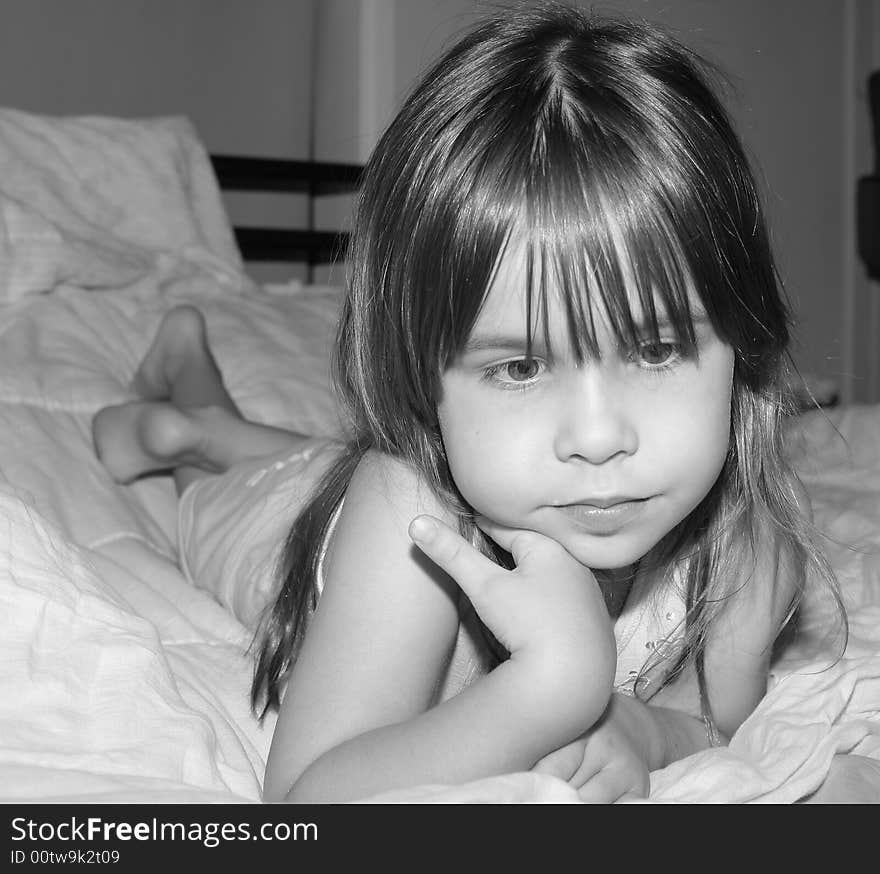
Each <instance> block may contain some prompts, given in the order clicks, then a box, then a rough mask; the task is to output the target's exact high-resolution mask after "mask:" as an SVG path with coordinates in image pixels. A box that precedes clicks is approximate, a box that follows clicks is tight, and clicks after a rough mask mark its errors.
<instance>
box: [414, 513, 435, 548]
mask: <svg viewBox="0 0 880 874" xmlns="http://www.w3.org/2000/svg"><path fill="white" fill-rule="evenodd" d="M436 533H437V526H436V525H435V524H434V522H433V520H431V519H428V518H427V517H426V516H417V517H416V518H415V519H413V520H412V522H410V525H409V536H410V537H412V539H413V540H415V541H417V542H419V543H430V542H431V541H432V540H433V539H434V535H435V534H436Z"/></svg>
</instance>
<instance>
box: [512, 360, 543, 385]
mask: <svg viewBox="0 0 880 874" xmlns="http://www.w3.org/2000/svg"><path fill="white" fill-rule="evenodd" d="M540 369H541V368H540V365H539V364H538V362H537V361H535V359H534V358H520V359H519V360H517V361H508V362H507V364H505V365H504V372H505V374H506V375H507V376H509V377H510V379H511V380H512V381H513V382H528V381H529V380H530V379H534V378H535V377H536V376H537V375H538V373H539V371H540Z"/></svg>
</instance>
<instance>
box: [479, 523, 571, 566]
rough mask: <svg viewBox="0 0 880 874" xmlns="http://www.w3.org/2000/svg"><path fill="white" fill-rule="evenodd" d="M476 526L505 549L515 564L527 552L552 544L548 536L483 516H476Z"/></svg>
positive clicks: (526, 556)
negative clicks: (502, 523) (509, 525)
mask: <svg viewBox="0 0 880 874" xmlns="http://www.w3.org/2000/svg"><path fill="white" fill-rule="evenodd" d="M477 527H478V528H479V529H480V530H481V531H482V532H483V533H484V534H486V535H487V536H489V537H491V538H492V540H494V541H495V542H496V543H497V544H498V545H499V546H500V547H501V548H502V549H506V550H507V551H508V552H509V553H510V554H511V555H512V556H513V560H514V562H516V564H517V565H520V564H522V562H523V561H525V560H526V559H527V558H528V556H529V554H530V553H532V552H533V551H534V550H536V549H540V548H542V547H543V546H551V547H552V546H554V543H553V541H552V540H550V538H548V537H544V536H543V535H542V534H538V533H537V532H536V531H529V530H527V529H524V528H509V527H508V526H506V525H501V524H499V523H498V522H493V521H491V520H490V519H487V518H486V517H485V516H479V517H478V518H477Z"/></svg>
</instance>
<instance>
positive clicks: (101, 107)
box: [0, 0, 315, 281]
mask: <svg viewBox="0 0 880 874" xmlns="http://www.w3.org/2000/svg"><path fill="white" fill-rule="evenodd" d="M314 5H315V2H314V0H292V2H291V0H167V2H166V0H0V106H12V107H16V108H18V109H23V110H27V111H30V112H37V113H45V114H52V115H55V114H59V115H65V114H71V115H80V114H101V115H114V116H122V117H140V116H153V115H185V116H188V117H189V118H190V120H191V121H192V122H193V124H194V125H195V127H196V130H197V131H198V132H199V135H200V137H201V139H202V141H203V142H204V143H205V145H206V147H207V148H208V150H209V151H214V152H226V153H242V154H248V155H266V156H273V157H274V156H277V157H291V158H306V157H308V156H309V154H310V149H311V130H312V124H311V122H312V118H311V101H312V64H313V51H312V46H313V36H314V33H313V26H314ZM225 199H226V204H227V208H228V210H229V212H230V215H231V217H232V219H233V220H234V221H236V222H241V223H243V224H248V223H251V224H254V223H257V221H260V222H261V223H266V221H265V218H266V216H267V215H268V216H269V222H268V223H288V222H293V223H294V224H299V223H301V222H302V221H303V220H304V218H305V215H306V205H305V200H304V198H302V197H293V196H291V197H273V196H266V195H251V194H233V195H227V196H226V198H225ZM251 272H252V273H253V274H254V275H255V276H256V277H257V278H259V279H263V280H266V281H268V280H271V279H282V278H286V276H287V275H288V274H290V272H291V269H290V267H289V265H287V266H284V267H277V268H274V267H273V266H272V265H254V266H253V268H252V269H251Z"/></svg>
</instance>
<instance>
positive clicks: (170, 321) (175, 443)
mask: <svg viewBox="0 0 880 874" xmlns="http://www.w3.org/2000/svg"><path fill="white" fill-rule="evenodd" d="M134 387H135V389H136V390H137V391H138V392H139V393H140V394H141V395H142V397H144V398H145V400H141V401H132V402H129V403H125V404H119V405H116V406H111V407H105V408H104V409H103V410H99V411H98V413H97V414H96V415H95V418H94V420H93V423H92V433H93V436H94V442H95V449H96V452H97V454H98V457H99V458H100V459H101V460H102V462H103V463H104V465H105V466H106V467H107V469H108V470H109V471H110V473H111V474H112V475H113V477H114V478H115V479H116V480H118V481H119V482H130V481H131V480H133V479H136V478H137V477H139V476H142V475H143V474H146V473H151V472H156V471H159V470H168V469H171V470H173V471H174V478H175V482H176V484H177V488H178V491H181V492H182V491H183V489H184V488H186V486H187V485H189V483H190V482H192V481H193V480H195V479H199V478H201V477H203V476H206V475H208V474H213V473H220V472H222V471H224V470H226V469H227V468H228V467H230V466H231V465H233V464H235V463H236V462H239V461H244V460H246V459H250V458H256V457H262V456H265V455H270V454H273V453H275V452H280V451H282V450H284V449H288V448H289V449H291V451H295V450H296V449H297V448H298V447H299V446H302V445H303V444H304V443H305V441H306V440H307V439H308V438H306V437H305V436H303V435H301V434H296V433H294V432H292V431H286V430H284V429H282V428H273V427H271V426H268V425H262V424H258V423H256V422H249V421H247V420H246V419H245V418H244V417H243V416H242V415H241V413H240V412H239V410H238V408H237V407H236V405H235V403H234V402H233V400H232V398H231V397H230V396H229V393H228V392H227V390H226V387H225V385H224V384H223V377H222V374H221V373H220V369H219V367H218V366H217V362H216V360H215V359H214V356H213V354H212V353H211V349H210V346H209V345H208V339H207V332H206V329H205V322H204V318H203V316H202V314H201V313H200V312H199V311H198V310H197V309H195V308H194V307H190V306H180V307H177V308H175V309H173V310H171V311H170V312H169V313H167V314H166V316H165V317H164V319H163V320H162V323H161V324H160V326H159V329H158V331H157V332H156V336H155V338H154V339H153V343H152V345H151V346H150V348H149V350H148V351H147V354H146V356H145V357H144V360H143V361H142V362H141V365H140V367H139V368H138V372H137V374H136V375H135V379H134Z"/></svg>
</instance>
